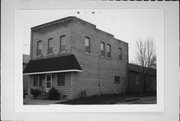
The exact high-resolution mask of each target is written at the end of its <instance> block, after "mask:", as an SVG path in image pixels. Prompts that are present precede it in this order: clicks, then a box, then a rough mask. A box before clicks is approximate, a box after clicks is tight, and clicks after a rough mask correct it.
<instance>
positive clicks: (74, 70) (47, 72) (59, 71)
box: [23, 69, 82, 75]
mask: <svg viewBox="0 0 180 121" xmlns="http://www.w3.org/2000/svg"><path fill="white" fill-rule="evenodd" d="M61 72H82V70H77V69H70V70H58V71H45V72H34V73H25V74H23V75H36V74H49V73H61Z"/></svg>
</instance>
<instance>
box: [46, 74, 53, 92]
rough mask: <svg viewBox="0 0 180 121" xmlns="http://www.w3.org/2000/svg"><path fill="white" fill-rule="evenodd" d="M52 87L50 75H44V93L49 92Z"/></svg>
mask: <svg viewBox="0 0 180 121" xmlns="http://www.w3.org/2000/svg"><path fill="white" fill-rule="evenodd" d="M51 87H52V74H47V75H46V92H49V90H50V89H51Z"/></svg>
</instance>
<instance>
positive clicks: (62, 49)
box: [60, 35, 66, 52]
mask: <svg viewBox="0 0 180 121" xmlns="http://www.w3.org/2000/svg"><path fill="white" fill-rule="evenodd" d="M65 51H66V36H65V35H63V36H61V37H60V52H65Z"/></svg>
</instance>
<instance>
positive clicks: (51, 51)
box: [48, 38, 53, 54]
mask: <svg viewBox="0 0 180 121" xmlns="http://www.w3.org/2000/svg"><path fill="white" fill-rule="evenodd" d="M51 53H53V38H50V39H49V40H48V54H51Z"/></svg>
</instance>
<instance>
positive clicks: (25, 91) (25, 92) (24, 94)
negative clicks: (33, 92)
mask: <svg viewBox="0 0 180 121" xmlns="http://www.w3.org/2000/svg"><path fill="white" fill-rule="evenodd" d="M26 95H28V92H27V90H24V91H23V98H26Z"/></svg>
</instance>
